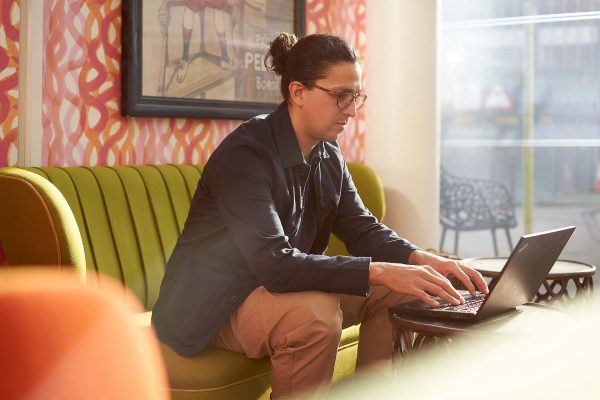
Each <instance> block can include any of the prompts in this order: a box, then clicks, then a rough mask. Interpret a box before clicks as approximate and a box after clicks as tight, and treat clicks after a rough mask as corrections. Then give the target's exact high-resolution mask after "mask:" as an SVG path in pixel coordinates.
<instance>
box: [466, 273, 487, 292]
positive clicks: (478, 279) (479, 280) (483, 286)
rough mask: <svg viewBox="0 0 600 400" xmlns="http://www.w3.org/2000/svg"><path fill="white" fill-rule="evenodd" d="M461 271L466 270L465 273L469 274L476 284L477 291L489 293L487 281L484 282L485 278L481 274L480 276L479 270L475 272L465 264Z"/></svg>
mask: <svg viewBox="0 0 600 400" xmlns="http://www.w3.org/2000/svg"><path fill="white" fill-rule="evenodd" d="M463 271H464V272H466V273H467V274H469V277H470V279H471V280H472V281H473V282H475V286H477V288H478V289H479V291H480V292H481V293H483V294H488V293H489V289H488V286H487V283H485V279H483V276H481V274H480V273H479V272H477V271H475V270H474V269H473V268H471V267H467V266H465V268H464V269H463Z"/></svg>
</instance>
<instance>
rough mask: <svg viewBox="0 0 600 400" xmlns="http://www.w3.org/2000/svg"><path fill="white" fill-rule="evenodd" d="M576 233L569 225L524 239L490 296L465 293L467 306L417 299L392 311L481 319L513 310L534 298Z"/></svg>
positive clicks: (511, 255)
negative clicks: (434, 304)
mask: <svg viewBox="0 0 600 400" xmlns="http://www.w3.org/2000/svg"><path fill="white" fill-rule="evenodd" d="M574 230H575V227H574V226H568V227H564V228H560V229H555V230H551V231H545V232H539V233H532V234H529V235H523V236H521V238H520V239H519V242H518V243H517V245H516V246H515V248H514V249H513V251H512V253H511V254H510V256H509V257H508V260H507V261H506V264H505V265H504V267H502V271H501V272H500V274H499V275H498V277H497V278H496V280H495V283H494V286H493V287H491V288H490V292H489V293H488V295H487V296H484V295H483V294H481V293H478V294H477V295H476V296H473V297H472V296H471V295H470V293H469V292H465V295H463V297H464V298H465V304H459V305H452V304H450V303H448V302H446V301H444V300H441V299H440V298H437V297H436V300H437V301H438V302H439V305H438V306H436V307H432V306H430V305H428V304H426V303H424V302H422V301H421V300H415V301H411V302H408V303H404V304H399V305H396V306H392V307H390V311H391V312H393V313H395V314H399V315H416V316H423V317H434V318H444V319H462V320H480V319H485V318H488V317H491V316H494V315H497V314H500V313H503V312H505V311H509V310H511V309H514V308H515V307H517V306H519V305H521V304H524V303H527V302H529V301H531V300H532V299H533V297H534V296H535V294H536V293H537V291H538V289H539V288H540V286H541V285H542V283H543V282H544V280H545V279H546V277H547V276H548V273H549V272H550V269H552V266H553V265H554V263H555V262H556V260H557V259H558V256H559V255H560V253H561V252H562V250H563V248H564V247H565V245H566V244H567V241H568V240H569V238H570V237H571V235H572V234H573V231H574ZM461 294H462V293H461Z"/></svg>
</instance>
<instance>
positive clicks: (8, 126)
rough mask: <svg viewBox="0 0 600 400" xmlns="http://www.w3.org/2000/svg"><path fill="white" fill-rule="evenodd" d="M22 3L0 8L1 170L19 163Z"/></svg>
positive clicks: (9, 1)
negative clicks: (20, 26)
mask: <svg viewBox="0 0 600 400" xmlns="http://www.w3.org/2000/svg"><path fill="white" fill-rule="evenodd" d="M20 19H21V13H20V0H2V4H1V6H0V167H6V166H9V165H15V164H16V162H17V154H18V150H17V135H18V122H19V120H18V101H19V92H18V90H19V22H20Z"/></svg>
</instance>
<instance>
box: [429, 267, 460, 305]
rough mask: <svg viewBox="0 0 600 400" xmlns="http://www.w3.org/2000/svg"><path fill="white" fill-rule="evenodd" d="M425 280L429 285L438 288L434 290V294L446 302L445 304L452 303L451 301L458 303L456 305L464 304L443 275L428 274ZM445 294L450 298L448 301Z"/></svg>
mask: <svg viewBox="0 0 600 400" xmlns="http://www.w3.org/2000/svg"><path fill="white" fill-rule="evenodd" d="M426 279H427V281H428V282H429V283H431V284H432V285H434V286H436V287H438V288H439V290H437V289H436V291H435V292H434V293H435V294H436V295H438V296H440V297H441V298H443V299H444V300H446V301H447V302H449V303H453V302H454V301H453V299H455V300H456V301H458V303H464V302H465V299H464V298H463V297H462V296H461V295H460V293H458V292H457V291H456V289H455V288H454V286H452V284H451V283H450V281H449V280H448V279H446V278H445V277H444V276H443V275H441V274H439V273H437V272H436V273H435V274H430V275H429V276H428V277H426ZM446 294H447V295H448V296H451V297H450V298H451V299H450V300H449V299H447V298H446V296H445V295H446Z"/></svg>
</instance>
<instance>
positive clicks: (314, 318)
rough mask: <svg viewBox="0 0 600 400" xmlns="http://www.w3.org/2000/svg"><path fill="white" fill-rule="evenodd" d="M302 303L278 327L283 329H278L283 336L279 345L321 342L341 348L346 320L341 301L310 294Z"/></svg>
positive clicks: (303, 297) (301, 298)
mask: <svg viewBox="0 0 600 400" xmlns="http://www.w3.org/2000/svg"><path fill="white" fill-rule="evenodd" d="M298 300H299V301H298V302H296V303H295V304H293V306H292V307H291V308H290V309H289V310H288V312H286V314H285V315H284V317H283V318H282V320H281V321H280V324H278V325H280V326H279V327H277V328H279V329H277V328H276V330H277V331H280V332H281V333H283V335H282V336H283V337H281V336H280V337H281V339H282V342H281V343H279V346H281V345H282V344H283V345H287V346H290V345H291V346H295V345H302V344H311V343H314V344H317V343H319V344H321V345H323V346H335V347H336V348H337V345H338V344H339V340H340V337H341V333H342V319H343V317H342V312H341V310H340V307H339V300H338V298H337V297H336V296H332V295H329V294H327V293H321V292H306V293H303V296H301V297H300V298H299V299H298ZM292 342H301V343H292Z"/></svg>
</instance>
